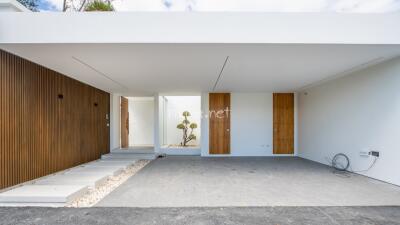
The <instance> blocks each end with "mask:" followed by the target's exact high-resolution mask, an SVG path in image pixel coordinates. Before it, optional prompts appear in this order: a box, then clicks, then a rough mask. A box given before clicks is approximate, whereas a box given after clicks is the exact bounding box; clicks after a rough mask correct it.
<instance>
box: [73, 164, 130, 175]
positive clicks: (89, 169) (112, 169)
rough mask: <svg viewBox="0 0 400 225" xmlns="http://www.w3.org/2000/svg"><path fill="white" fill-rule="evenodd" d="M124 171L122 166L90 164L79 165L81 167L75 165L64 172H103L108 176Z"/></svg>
mask: <svg viewBox="0 0 400 225" xmlns="http://www.w3.org/2000/svg"><path fill="white" fill-rule="evenodd" d="M122 172H124V168H123V167H120V166H109V167H103V166H92V167H86V166H81V167H75V168H72V169H70V170H68V171H67V172H65V174H93V173H98V174H104V175H108V176H118V175H119V174H121V173H122Z"/></svg>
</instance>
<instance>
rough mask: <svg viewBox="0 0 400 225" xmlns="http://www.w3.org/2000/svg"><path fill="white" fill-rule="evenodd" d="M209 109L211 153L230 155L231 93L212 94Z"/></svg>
mask: <svg viewBox="0 0 400 225" xmlns="http://www.w3.org/2000/svg"><path fill="white" fill-rule="evenodd" d="M209 107H210V111H209V116H210V127H209V128H210V131H209V135H210V136H209V141H210V146H209V152H210V154H230V142H231V135H230V128H231V122H230V109H231V95H230V93H210V96H209Z"/></svg>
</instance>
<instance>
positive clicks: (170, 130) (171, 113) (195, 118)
mask: <svg viewBox="0 0 400 225" xmlns="http://www.w3.org/2000/svg"><path fill="white" fill-rule="evenodd" d="M165 100H166V101H165V112H164V126H165V131H166V140H165V143H164V144H179V143H181V141H182V130H179V129H177V128H176V126H177V125H178V124H179V123H181V122H182V120H183V119H184V117H183V116H182V113H183V112H184V111H189V112H190V114H191V116H190V117H188V120H189V121H190V122H191V123H193V122H194V123H197V126H198V127H197V129H195V130H194V132H193V134H195V135H196V137H197V139H196V140H193V141H190V142H189V144H190V145H199V143H200V140H201V133H200V130H201V122H200V121H201V97H200V96H165Z"/></svg>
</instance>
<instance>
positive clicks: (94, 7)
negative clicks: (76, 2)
mask: <svg viewBox="0 0 400 225" xmlns="http://www.w3.org/2000/svg"><path fill="white" fill-rule="evenodd" d="M85 11H87V12H91V11H114V7H113V5H112V4H111V2H110V1H100V0H95V1H93V2H90V3H88V4H87V5H86V7H85Z"/></svg>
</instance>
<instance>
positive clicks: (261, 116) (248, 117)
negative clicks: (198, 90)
mask: <svg viewBox="0 0 400 225" xmlns="http://www.w3.org/2000/svg"><path fill="white" fill-rule="evenodd" d="M208 103H209V102H208V93H204V94H203V96H202V110H203V113H204V114H205V115H207V114H208V105H209V104H208ZM296 105H297V103H295V108H296ZM296 112H297V109H295V142H296V141H297V130H296V128H297V125H296V124H297V115H296ZM208 125H209V121H208V115H207V117H205V116H203V118H202V127H203V128H202V136H203V137H205V138H203V139H202V147H201V155H202V156H210V155H209V148H208V146H209V140H208V135H209V129H208ZM230 131H231V154H230V155H224V156H273V152H272V151H273V142H272V141H273V101H272V93H231V130H230ZM296 154H297V143H295V153H294V155H296ZM212 156H215V155H212ZM279 156H282V155H279Z"/></svg>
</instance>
